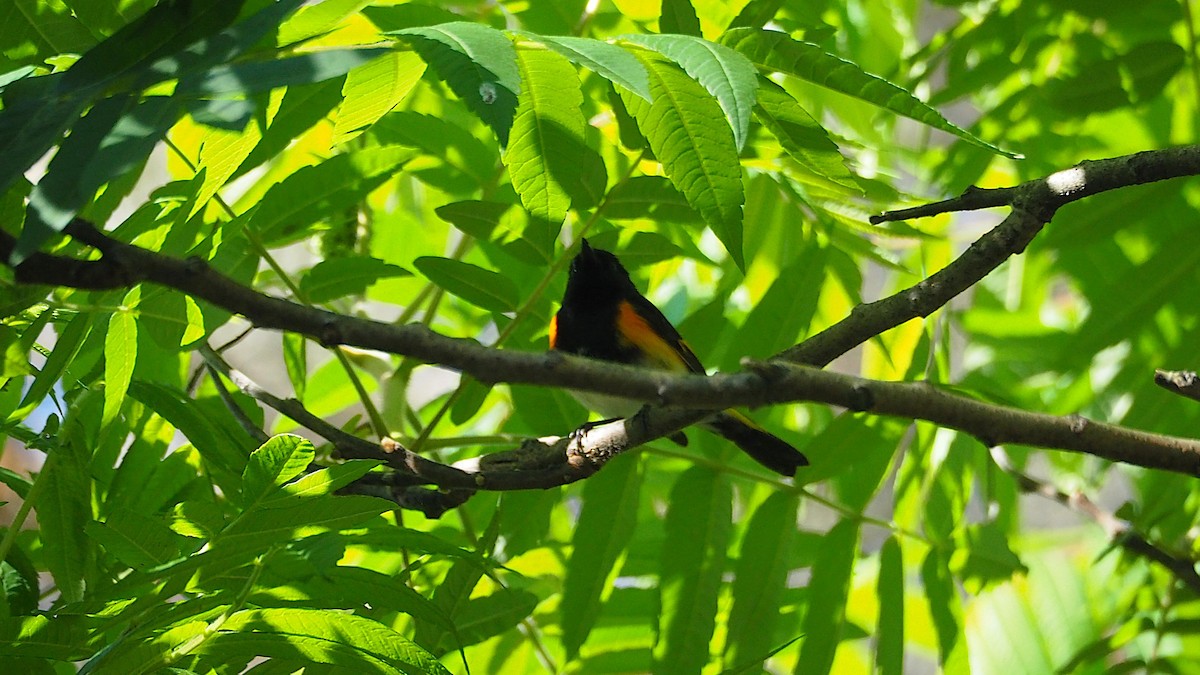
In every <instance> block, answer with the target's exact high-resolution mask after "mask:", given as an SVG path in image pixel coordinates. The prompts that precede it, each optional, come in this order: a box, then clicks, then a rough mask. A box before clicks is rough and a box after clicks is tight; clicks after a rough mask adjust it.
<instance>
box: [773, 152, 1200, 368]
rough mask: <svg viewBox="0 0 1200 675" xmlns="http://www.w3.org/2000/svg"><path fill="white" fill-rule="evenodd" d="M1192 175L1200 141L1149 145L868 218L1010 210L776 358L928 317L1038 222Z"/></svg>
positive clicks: (821, 360)
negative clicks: (957, 249) (1086, 201)
mask: <svg viewBox="0 0 1200 675" xmlns="http://www.w3.org/2000/svg"><path fill="white" fill-rule="evenodd" d="M1196 174H1200V145H1188V146H1183V147H1178V148H1167V149H1165V150H1147V151H1145V152H1139V153H1137V154H1133V155H1125V156H1123V157H1114V158H1112V159H1101V160H1095V161H1087V162H1080V163H1079V164H1078V165H1076V166H1074V167H1072V168H1070V169H1066V170H1065V171H1059V172H1057V173H1054V174H1052V175H1050V176H1046V177H1044V178H1038V179H1035V180H1031V181H1028V182H1026V183H1022V184H1020V185H1018V186H1016V187H1012V188H1002V189H998V190H984V189H980V188H968V189H967V191H966V192H964V193H963V194H962V195H960V196H958V197H956V198H954V199H949V200H946V201H942V202H936V203H934V204H928V205H926V206H920V207H916V208H911V209H903V210H900V211H888V212H885V213H883V214H880V215H878V216H874V217H872V218H871V222H872V223H881V222H886V221H892V220H902V219H904V218H916V217H924V216H932V215H936V214H939V213H947V212H951V211H967V210H972V209H979V208H988V207H995V206H1009V207H1011V208H1012V211H1011V212H1010V213H1009V214H1008V216H1007V217H1006V218H1005V219H1004V220H1003V221H1002V222H1001V223H1000V224H999V225H997V226H996V227H994V228H992V229H991V230H990V231H989V232H987V233H985V234H984V235H983V236H981V237H980V238H979V239H978V240H976V241H975V242H974V243H973V244H971V245H970V246H968V247H967V250H966V251H964V252H963V253H962V255H960V256H959V257H958V258H956V259H955V260H954V261H953V262H951V263H950V264H949V265H946V267H944V268H942V269H941V270H939V271H938V272H936V273H934V274H932V275H930V276H929V278H927V279H925V280H923V281H920V282H918V283H917V284H914V285H913V286H910V287H909V288H906V289H904V290H902V291H900V292H899V293H896V294H894V295H892V296H889V297H887V298H884V299H882V300H877V301H875V302H869V303H864V304H861V305H859V306H857V307H855V308H854V310H853V311H852V312H851V313H850V316H848V317H846V318H845V319H843V320H842V321H839V322H838V323H836V324H834V325H832V326H830V327H829V328H826V329H825V330H823V331H821V332H820V333H817V334H816V335H813V336H812V337H810V338H808V339H807V340H805V341H804V342H801V343H800V344H798V345H796V346H795V347H792V348H790V349H788V350H786V351H785V352H783V353H782V354H780V355H779V356H780V358H783V359H785V360H788V361H794V362H796V363H805V364H808V365H811V366H825V365H828V364H829V363H830V362H831V361H833V360H834V359H836V358H837V357H839V356H841V355H842V354H845V353H846V352H848V351H850V350H851V349H853V348H855V347H857V346H858V345H860V344H862V343H864V342H866V341H867V340H869V339H871V338H872V337H874V336H876V335H879V334H881V333H883V332H885V331H888V330H890V329H892V328H895V327H896V326H899V325H900V324H902V323H904V322H906V321H909V320H912V319H915V318H918V317H926V316H929V315H930V314H932V313H933V312H934V311H936V310H937V309H939V308H941V307H942V306H944V305H945V304H946V303H948V302H950V300H952V299H953V298H954V297H956V296H957V295H958V294H959V293H962V292H963V291H965V290H967V289H968V288H970V287H971V286H973V285H975V284H976V283H978V282H979V280H980V279H983V278H984V277H985V276H987V275H988V274H990V273H991V272H992V270H994V269H996V268H997V267H999V266H1000V264H1001V263H1003V262H1004V261H1005V260H1008V259H1009V258H1010V257H1012V256H1013V255H1016V254H1018V253H1021V252H1022V251H1024V250H1025V247H1026V246H1028V245H1029V242H1030V241H1032V240H1033V238H1034V237H1035V236H1037V233H1038V232H1040V231H1041V229H1042V226H1043V225H1045V224H1046V223H1048V222H1050V219H1051V218H1053V217H1054V214H1055V213H1056V212H1057V211H1058V209H1060V208H1062V207H1063V206H1064V205H1066V204H1069V203H1071V202H1074V201H1078V200H1080V199H1083V198H1085V197H1090V196H1092V195H1094V194H1098V193H1100V192H1106V191H1108V190H1115V189H1118V188H1123V187H1129V186H1131V185H1142V184H1144V183H1152V182H1155V181H1160V180H1167V179H1169V178H1179V177H1181V176H1194V175H1196Z"/></svg>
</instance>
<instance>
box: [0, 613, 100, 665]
mask: <svg viewBox="0 0 1200 675" xmlns="http://www.w3.org/2000/svg"><path fill="white" fill-rule="evenodd" d="M88 633H89V631H88V626H87V623H86V622H85V617H82V616H79V615H77V614H75V615H73V614H61V615H58V616H55V617H53V618H50V617H47V616H44V615H38V616H19V617H11V618H2V619H0V655H5V656H25V657H30V658H43V659H54V660H56V661H79V660H81V659H86V658H87V657H88V656H90V655H91V649H89V648H88V647H87V638H88Z"/></svg>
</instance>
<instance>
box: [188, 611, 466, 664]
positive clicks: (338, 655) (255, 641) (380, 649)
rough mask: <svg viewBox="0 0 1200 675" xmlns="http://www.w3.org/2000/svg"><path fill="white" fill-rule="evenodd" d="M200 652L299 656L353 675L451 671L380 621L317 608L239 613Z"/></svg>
mask: <svg viewBox="0 0 1200 675" xmlns="http://www.w3.org/2000/svg"><path fill="white" fill-rule="evenodd" d="M196 652H197V653H200V654H211V655H214V656H219V657H223V658H232V657H239V658H246V657H252V656H268V657H275V658H281V659H294V658H296V657H297V656H299V657H300V658H301V659H303V660H305V661H310V662H314V663H327V664H330V665H336V666H341V667H343V668H348V669H350V670H352V671H355V672H396V671H397V670H399V671H403V672H406V673H435V674H441V675H449V673H450V671H448V670H446V668H445V666H443V665H442V664H441V663H439V662H438V660H437V659H436V658H434V657H433V655H431V654H430V653H429V652H427V651H425V650H424V649H421V648H420V647H418V646H417V645H416V644H414V643H413V642H412V641H410V640H409V639H408V638H406V637H404V636H403V635H401V634H399V633H397V632H396V631H394V630H392V629H391V628H388V627H387V626H384V625H383V624H381V623H379V622H376V621H372V620H371V619H367V618H365V617H361V616H355V615H353V614H343V613H339V612H326V611H322V610H316V609H300V608H274V609H246V610H242V611H240V612H236V613H235V614H233V615H232V616H230V617H229V619H228V620H226V621H225V623H223V624H222V625H221V629H220V631H219V632H218V633H217V634H216V635H213V636H212V637H211V638H210V639H208V640H207V641H205V642H204V643H202V644H201V645H200V646H199V647H198V648H197V650H196Z"/></svg>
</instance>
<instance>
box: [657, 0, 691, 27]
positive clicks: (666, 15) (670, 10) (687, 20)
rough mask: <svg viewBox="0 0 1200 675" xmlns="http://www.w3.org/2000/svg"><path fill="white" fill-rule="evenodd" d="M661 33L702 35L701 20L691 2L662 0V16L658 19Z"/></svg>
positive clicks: (688, 0) (687, 0)
mask: <svg viewBox="0 0 1200 675" xmlns="http://www.w3.org/2000/svg"><path fill="white" fill-rule="evenodd" d="M658 31H659V32H660V33H680V34H683V35H700V18H699V17H697V16H696V8H695V7H692V3H691V0H662V15H660V16H659V17H658Z"/></svg>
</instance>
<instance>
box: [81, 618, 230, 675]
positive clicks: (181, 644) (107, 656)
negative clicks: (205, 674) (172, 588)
mask: <svg viewBox="0 0 1200 675" xmlns="http://www.w3.org/2000/svg"><path fill="white" fill-rule="evenodd" d="M208 627H209V624H208V622H207V621H201V620H197V619H185V620H183V621H181V622H179V623H176V624H175V625H173V626H171V627H170V628H168V629H167V630H164V631H162V632H159V633H157V634H154V635H152V636H151V637H148V638H144V639H141V640H138V641H133V640H128V639H127V640H125V641H121V642H117V643H114V644H113V645H112V647H113V649H112V650H111V651H109V650H102V651H101V652H100V653H98V654H96V655H95V656H93V657H92V659H91V660H90V661H88V663H87V665H85V666H84V668H83V671H84V672H85V673H88V674H89V675H90V674H91V673H94V672H100V673H145V672H163V671H164V670H166V669H159V668H157V667H156V666H161V665H162V661H163V658H164V655H168V654H170V655H174V656H182V655H185V654H187V653H188V652H189V651H191V650H192V648H193V647H194V646H196V645H200V644H203V642H204V640H203V638H204V637H205V634H206V633H207V632H208ZM97 664H99V667H97Z"/></svg>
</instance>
